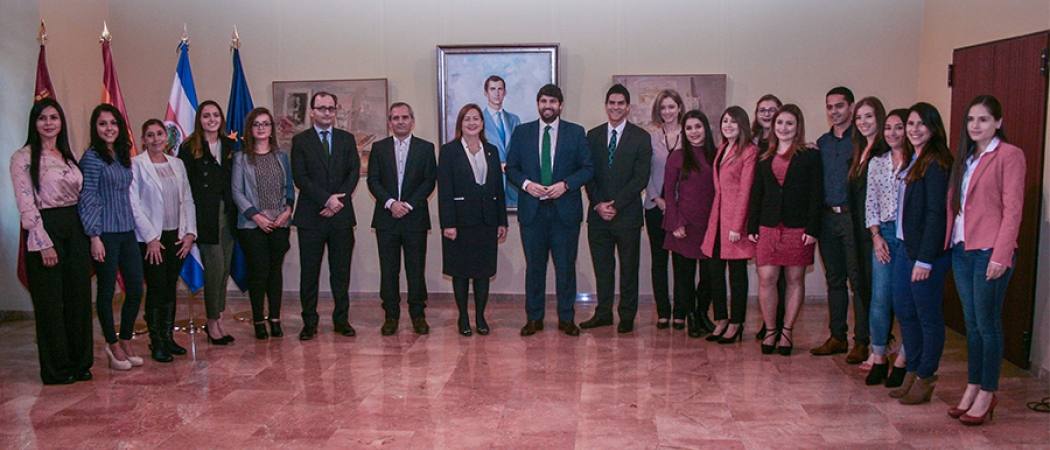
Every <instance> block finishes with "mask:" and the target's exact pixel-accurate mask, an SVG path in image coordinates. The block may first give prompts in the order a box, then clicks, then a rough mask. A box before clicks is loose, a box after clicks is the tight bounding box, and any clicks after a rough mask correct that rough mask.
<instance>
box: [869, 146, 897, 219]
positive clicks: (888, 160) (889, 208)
mask: <svg viewBox="0 0 1050 450" xmlns="http://www.w3.org/2000/svg"><path fill="white" fill-rule="evenodd" d="M898 170H900V167H893V152H892V151H888V152H886V153H883V154H881V155H879V156H876V157H874V158H872V159H871V161H870V162H869V163H868V193H867V199H866V200H865V208H864V221H865V224H864V225H865V226H866V227H868V228H871V227H874V226H879V225H881V224H883V223H885V222H893V221H895V220H897V194H898V192H897V187H896V183H897V182H896V180H895V179H894V176H895V175H896V174H897V171H898Z"/></svg>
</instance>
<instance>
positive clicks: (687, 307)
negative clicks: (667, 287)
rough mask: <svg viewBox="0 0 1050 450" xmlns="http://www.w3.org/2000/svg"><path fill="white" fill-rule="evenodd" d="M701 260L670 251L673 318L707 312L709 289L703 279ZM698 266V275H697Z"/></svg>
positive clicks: (709, 303)
mask: <svg viewBox="0 0 1050 450" xmlns="http://www.w3.org/2000/svg"><path fill="white" fill-rule="evenodd" d="M700 261H701V260H698V259H693V258H689V257H686V256H682V255H680V254H678V253H673V252H672V253H671V263H672V264H674V310H673V314H672V315H673V316H674V318H675V319H684V318H685V316H686V315H688V314H690V313H693V312H697V313H699V314H707V309H708V308H710V306H711V289H710V288H709V287H708V286H707V282H706V280H704V276H705V272H704V266H703V265H702V264H698V263H699V262H700ZM698 266H699V269H700V275H699V277H698V276H697V268H698Z"/></svg>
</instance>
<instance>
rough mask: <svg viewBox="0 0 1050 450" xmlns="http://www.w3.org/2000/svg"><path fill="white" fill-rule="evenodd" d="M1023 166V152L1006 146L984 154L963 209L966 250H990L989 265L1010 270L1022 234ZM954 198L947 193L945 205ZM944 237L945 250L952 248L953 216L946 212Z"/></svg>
mask: <svg viewBox="0 0 1050 450" xmlns="http://www.w3.org/2000/svg"><path fill="white" fill-rule="evenodd" d="M1025 173H1026V164H1025V156H1024V151H1023V150H1021V149H1020V148H1017V147H1016V146H1013V145H1010V144H1007V143H1005V142H1000V143H999V148H997V149H996V150H995V151H993V152H991V153H986V154H985V155H984V156H982V157H981V161H980V162H978V163H977V167H976V168H974V169H973V174H972V175H970V186H969V189H967V191H966V204H965V205H962V208H963V209H962V212H963V217H964V219H965V223H964V224H963V234H964V237H965V239H964V241H963V243H964V244H965V248H966V250H977V249H982V248H991V249H992V261H994V262H997V263H999V264H1002V265H1004V266H1006V267H1012V266H1013V262H1014V250H1015V249H1017V235H1018V233H1020V231H1021V213H1022V212H1023V209H1024V179H1025ZM954 195H956V192H955V189H954V187H951V188H950V191H949V193H948V205H949V206H950V205H951V202H952V197H953V196H954ZM948 211H949V213H948V226H947V230H948V231H947V236H945V240H944V247H945V248H948V247H949V246H950V245H951V243H952V242H951V240H952V229H953V228H954V226H955V214H952V213H951V212H950V211H951V208H949V209H948Z"/></svg>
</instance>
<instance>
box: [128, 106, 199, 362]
mask: <svg viewBox="0 0 1050 450" xmlns="http://www.w3.org/2000/svg"><path fill="white" fill-rule="evenodd" d="M142 142H143V145H142V146H143V148H144V149H145V150H146V151H145V152H143V153H141V154H139V155H138V156H135V157H134V158H131V170H132V173H133V174H134V179H133V180H132V181H131V210H132V212H133V213H134V214H135V237H136V238H138V241H139V248H140V249H141V251H142V257H143V258H144V261H143V264H142V272H143V278H144V279H145V280H146V288H147V289H146V313H145V315H146V325H147V326H148V327H149V338H150V346H149V348H150V357H152V358H153V360H154V361H157V362H171V361H172V359H173V358H172V355H185V354H186V349H185V348H183V347H181V346H179V345H178V344H176V343H175V341H174V340H173V339H172V333H171V330H172V328H173V327H174V326H175V288H176V285H177V283H178V281H179V273H180V272H181V271H182V263H183V260H184V259H185V258H186V255H187V254H189V252H190V250H191V249H192V248H193V241H194V239H195V238H196V236H197V218H196V214H197V212H196V208H195V207H194V205H193V194H192V193H191V192H190V183H189V180H188V179H187V178H186V167H185V166H184V165H183V163H182V160H180V159H178V158H176V157H174V156H171V155H168V154H167V153H166V152H167V151H168V149H169V145H168V130H167V129H166V128H165V127H164V123H163V122H161V121H160V120H157V119H150V120H147V121H146V123H144V124H142Z"/></svg>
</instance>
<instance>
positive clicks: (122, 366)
mask: <svg viewBox="0 0 1050 450" xmlns="http://www.w3.org/2000/svg"><path fill="white" fill-rule="evenodd" d="M102 350H103V351H105V352H106V358H109V368H110V369H113V370H131V361H128V360H124V361H121V360H118V359H117V357H116V356H114V355H113V350H110V349H109V345H106V346H103V347H102Z"/></svg>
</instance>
